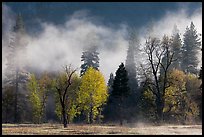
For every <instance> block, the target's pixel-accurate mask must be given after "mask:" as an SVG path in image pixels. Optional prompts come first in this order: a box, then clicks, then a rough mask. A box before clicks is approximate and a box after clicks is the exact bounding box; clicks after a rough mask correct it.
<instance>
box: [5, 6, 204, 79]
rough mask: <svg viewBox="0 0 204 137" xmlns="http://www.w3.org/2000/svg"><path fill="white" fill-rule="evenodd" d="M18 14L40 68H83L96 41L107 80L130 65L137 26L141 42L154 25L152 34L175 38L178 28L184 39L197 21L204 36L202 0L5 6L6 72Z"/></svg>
mask: <svg viewBox="0 0 204 137" xmlns="http://www.w3.org/2000/svg"><path fill="white" fill-rule="evenodd" d="M17 13H21V14H22V16H23V19H24V22H25V27H26V30H27V32H28V41H29V43H28V46H27V50H26V52H25V54H26V55H27V56H28V60H29V62H30V63H29V64H30V65H31V66H32V67H33V68H34V69H39V70H42V71H43V70H51V71H56V70H58V69H60V68H61V66H62V65H65V64H69V63H71V64H72V65H73V66H74V67H78V68H79V67H80V65H81V64H82V62H81V55H82V51H83V50H84V49H85V48H86V47H87V46H88V45H90V43H91V42H96V43H97V46H98V50H99V53H100V54H99V58H100V68H99V69H100V70H101V71H102V73H103V74H104V75H105V78H106V80H108V77H109V74H110V73H111V72H113V73H115V71H116V70H117V68H118V66H119V64H120V63H121V62H125V59H126V54H127V53H126V52H127V48H128V40H127V34H128V33H127V30H128V28H131V27H133V26H134V27H135V28H136V30H137V31H138V36H139V38H140V39H141V43H142V42H144V41H145V35H146V34H145V32H146V31H147V28H148V27H147V26H148V25H149V24H151V26H152V34H154V35H155V36H157V37H159V38H161V37H162V36H163V35H164V34H167V35H171V34H172V30H173V26H174V25H177V27H178V29H179V32H180V34H181V38H182V37H183V34H184V32H185V29H186V27H187V26H189V25H190V22H191V21H193V23H194V24H195V27H196V29H197V31H198V32H199V33H202V3H198V2H194V3H189V2H188V3H187V2H185V3H184V2H182V3H181V2H180V3H179V2H177V3H176V2H171V3H170V2H168V3H166V2H163V3H160V2H154V3H152V2H140V3H139V2H137V3H136V2H135V3H126V2H121V3H98V2H97V3H91V2H89V3H87V2H86V3H85V2H75V3H74V2H69V3H64V2H61V3H53V2H52V3H47V2H44V3H42V2H37V3H36V2H33V3H31V2H28V3H26V2H22V3H20V2H6V3H5V2H4V3H3V8H2V35H3V37H2V48H3V60H2V68H3V72H4V70H5V68H6V65H5V64H6V58H5V57H6V53H7V52H6V49H7V47H8V37H9V35H8V34H9V31H10V30H11V27H12V25H13V24H14V22H15V16H16V14H17ZM142 46H143V45H142V44H141V47H142ZM198 55H200V54H198ZM200 56H201V55H200ZM143 59H144V56H139V55H138V56H137V57H136V60H137V62H136V64H137V65H138V66H139V64H140V63H141V62H143Z"/></svg>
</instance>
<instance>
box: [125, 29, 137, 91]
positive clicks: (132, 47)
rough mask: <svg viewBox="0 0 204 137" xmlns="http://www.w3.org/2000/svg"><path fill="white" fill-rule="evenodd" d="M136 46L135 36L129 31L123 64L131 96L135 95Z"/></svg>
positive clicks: (133, 32)
mask: <svg viewBox="0 0 204 137" xmlns="http://www.w3.org/2000/svg"><path fill="white" fill-rule="evenodd" d="M136 46H139V44H138V38H137V36H136V33H135V31H131V32H130V34H129V47H128V50H127V58H126V62H125V68H126V70H127V72H128V79H129V81H128V86H129V87H130V92H131V94H132V95H134V94H136V91H137V87H138V81H137V78H136V64H135V54H136V48H137V47H136Z"/></svg>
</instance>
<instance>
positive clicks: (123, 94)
mask: <svg viewBox="0 0 204 137" xmlns="http://www.w3.org/2000/svg"><path fill="white" fill-rule="evenodd" d="M112 88H113V90H112V92H111V94H110V96H109V103H110V104H111V106H112V107H111V108H112V110H111V111H112V112H114V114H113V115H112V118H113V119H115V118H117V119H118V120H120V124H122V123H123V120H124V119H125V118H126V117H125V114H124V111H125V109H126V108H127V106H126V101H127V98H128V96H129V95H130V89H129V87H128V77H127V71H126V69H125V66H124V64H123V63H121V64H120V66H119V68H118V70H117V71H116V76H115V79H114V81H113V86H112ZM113 106H114V107H113Z"/></svg>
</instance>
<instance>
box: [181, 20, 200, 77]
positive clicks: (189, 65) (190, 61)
mask: <svg viewBox="0 0 204 137" xmlns="http://www.w3.org/2000/svg"><path fill="white" fill-rule="evenodd" d="M200 46H201V42H200V38H199V36H198V33H197V31H196V29H195V26H194V24H193V22H191V24H190V28H189V27H187V28H186V32H185V34H184V44H183V47H182V64H181V66H182V70H183V71H185V72H190V73H194V74H197V73H198V70H197V66H198V63H199V61H198V58H197V53H198V50H199V49H200Z"/></svg>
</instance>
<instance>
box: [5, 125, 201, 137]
mask: <svg viewBox="0 0 204 137" xmlns="http://www.w3.org/2000/svg"><path fill="white" fill-rule="evenodd" d="M2 134H3V135H86V134H92V135H93V134H94V135H103V134H105V135H107V134H119V135H120V134H136V135H137V134H141V135H177V134H179V135H181V134H185V135H190V134H192V135H195V134H197V135H202V125H188V126H183V125H165V126H150V125H149V126H147V125H131V126H127V125H126V126H116V125H86V124H69V125H68V127H67V128H63V126H62V124H2Z"/></svg>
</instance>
